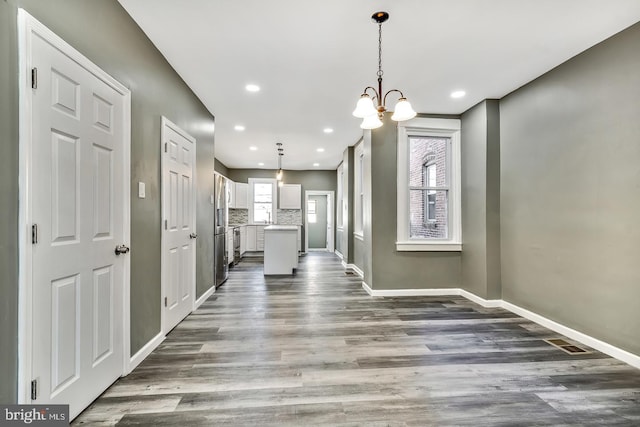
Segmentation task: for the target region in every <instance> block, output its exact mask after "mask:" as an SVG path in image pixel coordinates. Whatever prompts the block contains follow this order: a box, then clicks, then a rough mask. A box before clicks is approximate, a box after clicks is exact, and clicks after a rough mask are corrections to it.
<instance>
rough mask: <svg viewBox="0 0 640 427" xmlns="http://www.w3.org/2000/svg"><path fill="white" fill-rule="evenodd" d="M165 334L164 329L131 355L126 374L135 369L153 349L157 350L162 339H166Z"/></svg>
mask: <svg viewBox="0 0 640 427" xmlns="http://www.w3.org/2000/svg"><path fill="white" fill-rule="evenodd" d="M164 339H165V336H164V335H163V334H162V331H160V333H159V334H158V335H156V336H155V337H153V338H151V340H150V341H149V342H148V343H146V344H145V345H144V347H142V348H141V349H140V350H138V352H137V353H136V354H134V355H133V356H131V359H129V367H128V369H127V372H126V373H125V375H129V374H130V373H131V371H133V370H134V369H135V368H136V367H137V366H138V365H139V364H140V363H141V362H142V361H143V360H144V359H146V358H147V356H149V355H150V354H151V352H152V351H153V350H155V349H156V348H157V347H158V346H159V345H160V344H162V341H164Z"/></svg>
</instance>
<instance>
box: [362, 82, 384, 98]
mask: <svg viewBox="0 0 640 427" xmlns="http://www.w3.org/2000/svg"><path fill="white" fill-rule="evenodd" d="M368 89H371V90H372V91H373V93H374V94H375V95H374V96H373V98H372V99H378V100H379V99H380V92H378V91H377V90H376V88H374V87H373V86H367V87H365V88H364V90H363V91H362V93H363V94H365V93H367V90H368ZM378 102H380V101H378Z"/></svg>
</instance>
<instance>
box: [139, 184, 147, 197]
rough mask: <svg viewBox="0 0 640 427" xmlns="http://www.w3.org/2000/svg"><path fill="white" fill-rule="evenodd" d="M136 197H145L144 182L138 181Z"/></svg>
mask: <svg viewBox="0 0 640 427" xmlns="http://www.w3.org/2000/svg"><path fill="white" fill-rule="evenodd" d="M138 197H139V198H140V199H144V198H145V197H146V194H145V185H144V182H139V183H138Z"/></svg>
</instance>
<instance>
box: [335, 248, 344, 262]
mask: <svg viewBox="0 0 640 427" xmlns="http://www.w3.org/2000/svg"><path fill="white" fill-rule="evenodd" d="M333 253H334V254H336V256H337V257H338V258H340V260H341V261H342V260H343V259H344V255H342V254H341V253H340V251H338V250H337V249H336V250H335V251H333Z"/></svg>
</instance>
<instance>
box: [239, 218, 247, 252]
mask: <svg viewBox="0 0 640 427" xmlns="http://www.w3.org/2000/svg"><path fill="white" fill-rule="evenodd" d="M246 251H247V226H246V225H241V226H240V256H242V255H244V253H245V252H246Z"/></svg>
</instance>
